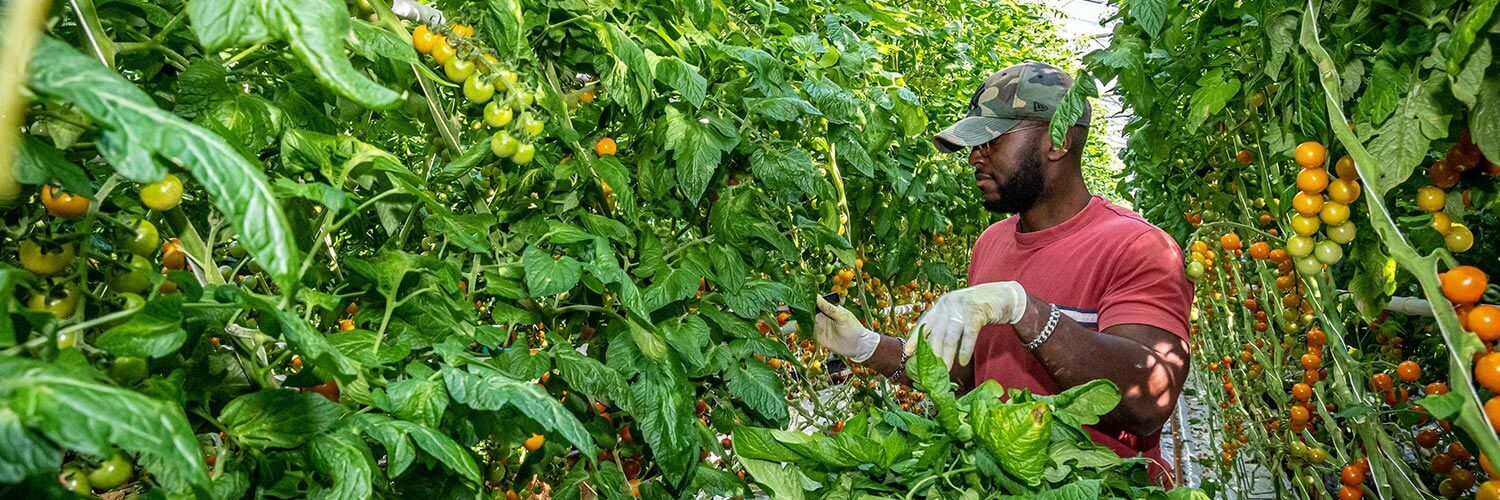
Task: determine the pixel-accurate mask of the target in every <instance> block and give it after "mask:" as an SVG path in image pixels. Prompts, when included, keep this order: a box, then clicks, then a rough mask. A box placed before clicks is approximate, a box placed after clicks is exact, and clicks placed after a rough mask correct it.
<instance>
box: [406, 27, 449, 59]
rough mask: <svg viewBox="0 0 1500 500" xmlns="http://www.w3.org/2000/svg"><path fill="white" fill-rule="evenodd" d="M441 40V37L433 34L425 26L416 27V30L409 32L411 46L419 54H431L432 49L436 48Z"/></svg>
mask: <svg viewBox="0 0 1500 500" xmlns="http://www.w3.org/2000/svg"><path fill="white" fill-rule="evenodd" d="M441 40H442V35H439V34H437V33H433V32H432V30H430V29H427V25H425V24H422V25H418V26H417V29H414V30H412V32H411V46H412V48H414V49H417V53H420V54H431V53H432V49H433V48H435V47H437V45H438V42H439V41H441Z"/></svg>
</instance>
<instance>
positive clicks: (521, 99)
mask: <svg viewBox="0 0 1500 500" xmlns="http://www.w3.org/2000/svg"><path fill="white" fill-rule="evenodd" d="M534 100H536V96H534V95H532V93H531V92H527V91H526V89H519V88H518V89H516V95H515V96H514V97H511V100H510V102H511V105H512V106H515V108H516V109H519V110H523V111H524V110H525V109H526V108H529V107H531V103H532V101H534Z"/></svg>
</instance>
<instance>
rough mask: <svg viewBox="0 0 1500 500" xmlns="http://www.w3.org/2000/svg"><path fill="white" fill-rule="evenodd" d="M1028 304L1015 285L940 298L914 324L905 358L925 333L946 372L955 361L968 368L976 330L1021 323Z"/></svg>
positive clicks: (974, 288) (1001, 284)
mask: <svg viewBox="0 0 1500 500" xmlns="http://www.w3.org/2000/svg"><path fill="white" fill-rule="evenodd" d="M1027 300H1028V299H1027V298H1026V290H1025V289H1023V288H1021V284H1020V283H1016V282H1014V281H1000V282H996V283H985V284H983V285H975V286H971V287H968V288H963V289H959V290H954V291H952V292H948V293H946V294H943V296H942V297H938V299H937V302H936V303H934V304H933V305H932V308H931V309H928V310H927V312H926V313H925V314H923V315H922V318H921V319H918V320H917V330H916V332H915V333H913V334H912V338H911V340H908V341H907V342H906V355H907V356H911V355H912V354H914V353H916V351H917V342H916V336H917V335H922V334H923V333H922V332H926V335H927V343H928V345H931V346H932V352H933V353H934V354H937V357H938V359H941V360H943V363H944V364H945V365H947V366H948V368H949V369H952V368H953V361H954V358H955V357H957V358H958V362H959V364H961V365H964V366H968V365H969V361H970V360H971V359H973V357H974V342H975V341H976V340H978V339H979V329H980V328H983V327H985V326H986V325H999V324H1005V325H1009V324H1014V323H1015V322H1017V321H1020V320H1021V315H1022V314H1023V313H1025V312H1026V302H1027Z"/></svg>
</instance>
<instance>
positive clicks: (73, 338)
mask: <svg viewBox="0 0 1500 500" xmlns="http://www.w3.org/2000/svg"><path fill="white" fill-rule="evenodd" d="M77 346H78V332H76V331H72V332H63V333H59V334H57V348H58V349H72V348H74V347H77Z"/></svg>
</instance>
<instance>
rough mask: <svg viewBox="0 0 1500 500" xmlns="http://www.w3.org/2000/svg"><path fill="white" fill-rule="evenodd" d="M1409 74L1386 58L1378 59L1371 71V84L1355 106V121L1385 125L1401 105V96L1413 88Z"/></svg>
mask: <svg viewBox="0 0 1500 500" xmlns="http://www.w3.org/2000/svg"><path fill="white" fill-rule="evenodd" d="M1409 74H1410V73H1409V72H1407V71H1402V70H1398V69H1396V67H1395V66H1394V65H1392V64H1391V62H1390V61H1387V60H1385V59H1384V58H1380V59H1376V60H1375V64H1374V66H1373V67H1372V68H1371V69H1370V84H1369V86H1368V87H1366V88H1365V93H1364V94H1361V95H1360V98H1359V102H1357V103H1355V105H1354V116H1355V119H1357V120H1361V121H1368V122H1370V123H1373V124H1380V123H1384V122H1385V120H1386V118H1389V117H1390V116H1391V113H1393V112H1395V111H1396V106H1397V105H1399V104H1400V103H1401V95H1402V94H1405V93H1406V91H1407V89H1410V88H1411V81H1410V80H1408V77H1407V75H1409Z"/></svg>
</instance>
